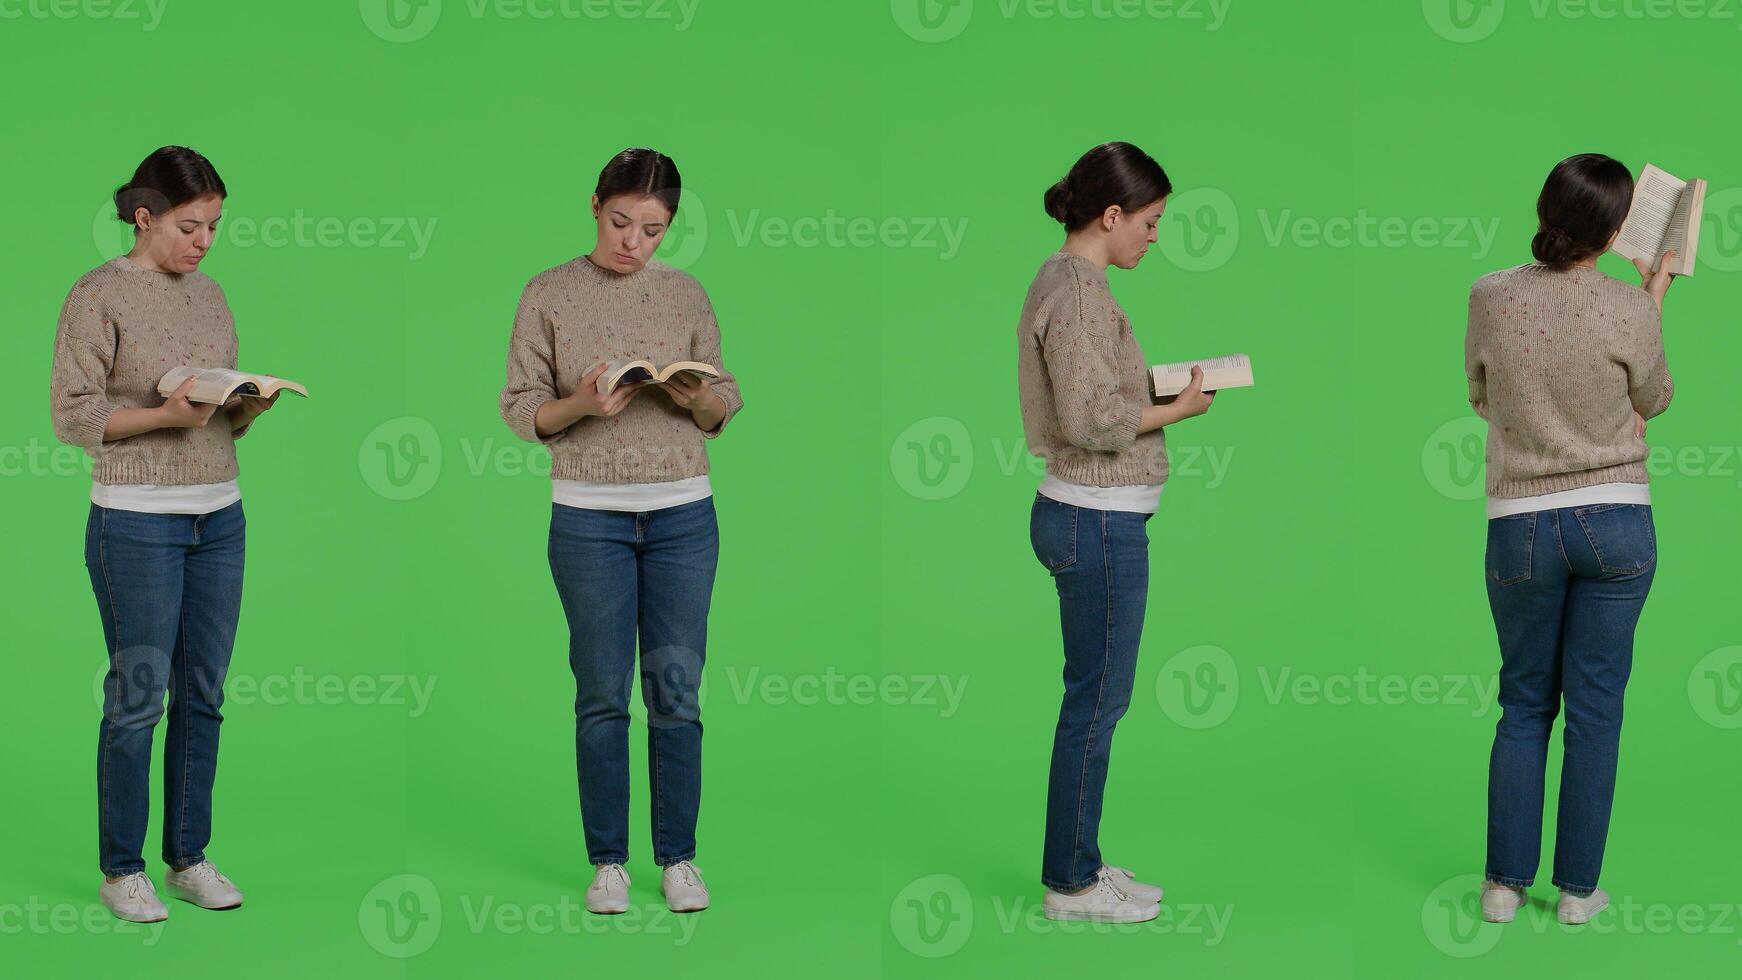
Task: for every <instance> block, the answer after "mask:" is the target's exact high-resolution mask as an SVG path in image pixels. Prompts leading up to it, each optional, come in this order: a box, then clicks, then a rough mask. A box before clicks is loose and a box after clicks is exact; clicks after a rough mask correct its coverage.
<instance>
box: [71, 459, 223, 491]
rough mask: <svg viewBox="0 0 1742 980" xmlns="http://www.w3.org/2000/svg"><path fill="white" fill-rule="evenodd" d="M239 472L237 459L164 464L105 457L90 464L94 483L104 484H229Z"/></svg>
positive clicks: (178, 485)
mask: <svg viewBox="0 0 1742 980" xmlns="http://www.w3.org/2000/svg"><path fill="white" fill-rule="evenodd" d="M240 475H241V473H240V470H239V469H238V468H237V466H236V464H235V462H234V461H232V462H230V463H229V464H228V465H222V464H220V465H215V466H212V465H207V466H187V465H182V466H165V465H163V464H162V463H157V462H148V461H143V460H104V461H102V462H99V463H97V464H96V465H95V466H93V467H91V482H93V483H101V484H103V485H105V486H118V485H123V484H134V483H150V484H155V485H157V486H173V487H180V486H189V485H192V484H196V483H226V482H228V481H230V480H234V479H236V478H237V477H239V476H240Z"/></svg>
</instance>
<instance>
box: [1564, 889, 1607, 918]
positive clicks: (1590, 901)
mask: <svg viewBox="0 0 1742 980" xmlns="http://www.w3.org/2000/svg"><path fill="white" fill-rule="evenodd" d="M1608 907H1609V893H1608V892H1606V891H1604V890H1603V889H1601V888H1599V889H1597V890H1596V891H1593V892H1592V893H1591V894H1589V895H1585V896H1579V895H1569V894H1567V893H1566V892H1561V904H1560V907H1559V908H1557V909H1555V918H1557V919H1560V920H1561V921H1562V922H1564V923H1566V924H1567V925H1569V926H1578V925H1584V924H1585V923H1587V922H1589V921H1591V920H1592V919H1593V918H1595V917H1596V915H1597V913H1598V912H1601V911H1603V910H1604V909H1606V908H1608Z"/></svg>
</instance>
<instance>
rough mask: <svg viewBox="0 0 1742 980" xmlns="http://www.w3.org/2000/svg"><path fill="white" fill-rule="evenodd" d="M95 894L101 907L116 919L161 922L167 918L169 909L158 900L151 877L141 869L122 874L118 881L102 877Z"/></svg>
mask: <svg viewBox="0 0 1742 980" xmlns="http://www.w3.org/2000/svg"><path fill="white" fill-rule="evenodd" d="M97 895H98V897H99V898H101V899H102V902H103V907H104V908H106V909H108V910H109V911H111V912H113V913H115V918H117V919H126V920H127V921H128V922H162V921H163V920H164V919H167V918H169V909H166V908H164V907H163V902H161V901H159V900H158V897H157V889H156V888H153V887H152V886H151V879H150V878H147V877H145V872H143V871H135V872H133V873H132V874H130V875H124V876H123V877H122V878H121V879H120V880H118V881H110V880H109V879H108V878H104V879H103V887H102V888H101V889H100V890H98V892H97Z"/></svg>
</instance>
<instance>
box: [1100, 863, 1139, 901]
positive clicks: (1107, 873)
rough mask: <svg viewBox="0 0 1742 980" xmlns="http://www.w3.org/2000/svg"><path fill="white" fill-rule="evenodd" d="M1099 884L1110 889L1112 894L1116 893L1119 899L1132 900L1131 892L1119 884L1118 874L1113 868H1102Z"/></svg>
mask: <svg viewBox="0 0 1742 980" xmlns="http://www.w3.org/2000/svg"><path fill="white" fill-rule="evenodd" d="M1101 884H1103V885H1106V886H1107V887H1108V888H1109V889H1111V890H1112V892H1113V894H1114V895H1117V896H1118V897H1119V899H1120V900H1121V901H1125V902H1129V901H1132V898H1131V893H1130V892H1128V891H1126V890H1125V889H1123V888H1121V887H1120V886H1119V881H1118V876H1117V875H1115V874H1114V873H1113V869H1111V868H1103V869H1102V871H1101Z"/></svg>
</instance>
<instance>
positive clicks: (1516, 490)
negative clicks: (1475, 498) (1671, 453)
mask: <svg viewBox="0 0 1742 980" xmlns="http://www.w3.org/2000/svg"><path fill="white" fill-rule="evenodd" d="M1650 482H1651V478H1650V476H1649V475H1648V474H1647V473H1646V470H1645V462H1644V461H1643V460H1638V461H1635V462H1632V463H1620V464H1618V465H1615V466H1604V467H1599V468H1598V469H1594V470H1579V471H1578V472H1576V473H1556V474H1554V475H1552V476H1538V477H1532V478H1529V479H1524V480H1498V479H1489V480H1488V496H1490V497H1534V496H1536V495H1538V494H1543V493H1559V492H1560V491H1562V490H1577V489H1578V488H1580V487H1593V486H1596V485H1597V484H1599V483H1650Z"/></svg>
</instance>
